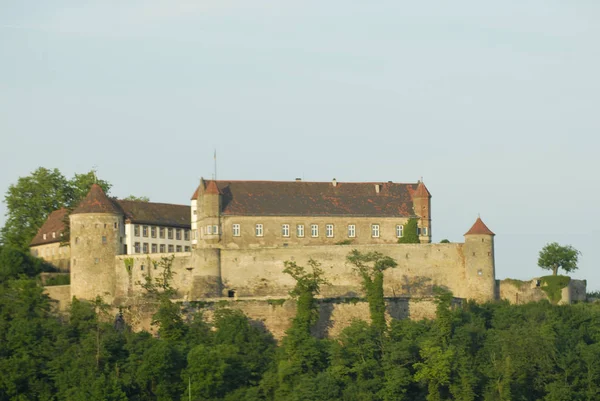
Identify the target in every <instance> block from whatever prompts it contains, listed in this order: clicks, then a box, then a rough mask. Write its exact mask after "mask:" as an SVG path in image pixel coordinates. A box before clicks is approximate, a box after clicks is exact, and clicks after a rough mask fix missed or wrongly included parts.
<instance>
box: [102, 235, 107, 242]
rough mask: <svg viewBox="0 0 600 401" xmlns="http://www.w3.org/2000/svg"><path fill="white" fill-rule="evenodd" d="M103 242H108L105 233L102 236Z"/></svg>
mask: <svg viewBox="0 0 600 401" xmlns="http://www.w3.org/2000/svg"><path fill="white" fill-rule="evenodd" d="M102 243H103V244H106V236H105V235H103V236H102Z"/></svg>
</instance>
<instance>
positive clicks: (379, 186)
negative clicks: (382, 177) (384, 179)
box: [375, 184, 381, 193]
mask: <svg viewBox="0 0 600 401" xmlns="http://www.w3.org/2000/svg"><path fill="white" fill-rule="evenodd" d="M380 190H381V185H379V184H375V192H376V193H379V191H380Z"/></svg>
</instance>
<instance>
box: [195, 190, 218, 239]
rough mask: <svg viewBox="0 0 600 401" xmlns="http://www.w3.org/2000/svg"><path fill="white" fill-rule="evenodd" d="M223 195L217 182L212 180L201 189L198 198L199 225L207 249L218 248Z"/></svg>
mask: <svg viewBox="0 0 600 401" xmlns="http://www.w3.org/2000/svg"><path fill="white" fill-rule="evenodd" d="M221 198H222V194H221V191H220V190H219V187H218V186H217V182H216V181H215V180H210V181H208V182H207V183H206V185H205V187H204V188H202V186H201V188H200V193H199V196H198V204H199V212H200V216H199V218H198V225H199V228H200V235H201V239H202V243H203V244H204V246H205V247H218V245H219V242H220V239H221V234H222V227H221V202H222V199H221Z"/></svg>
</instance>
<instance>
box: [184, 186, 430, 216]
mask: <svg viewBox="0 0 600 401" xmlns="http://www.w3.org/2000/svg"><path fill="white" fill-rule="evenodd" d="M211 182H213V181H211ZM216 184H217V186H218V189H219V191H220V192H221V194H222V196H223V198H222V205H223V209H222V213H223V214H224V215H242V216H244V215H245V216H266V215H272V216H352V215H354V216H380V217H383V216H385V217H387V216H390V217H392V216H393V217H411V216H414V211H413V202H412V197H413V196H414V194H415V192H416V190H417V186H418V184H399V183H392V182H384V183H380V182H337V185H336V186H333V184H332V183H331V182H306V181H217V182H216ZM209 185H210V184H209ZM376 185H378V186H379V192H377V191H376ZM423 187H424V186H423ZM199 192H200V191H199V188H197V189H196V191H195V192H194V195H193V196H192V199H197V198H198V195H199ZM427 193H429V192H427Z"/></svg>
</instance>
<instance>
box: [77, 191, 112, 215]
mask: <svg viewBox="0 0 600 401" xmlns="http://www.w3.org/2000/svg"><path fill="white" fill-rule="evenodd" d="M82 213H113V214H122V211H121V210H120V209H119V207H118V206H117V205H115V203H114V202H113V201H112V200H111V199H109V198H108V196H106V194H105V193H104V191H103V190H102V187H100V185H98V184H92V187H91V188H90V192H88V194H87V195H86V197H85V198H83V200H82V201H81V202H79V205H77V207H76V208H75V210H73V211H72V212H71V214H82Z"/></svg>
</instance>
